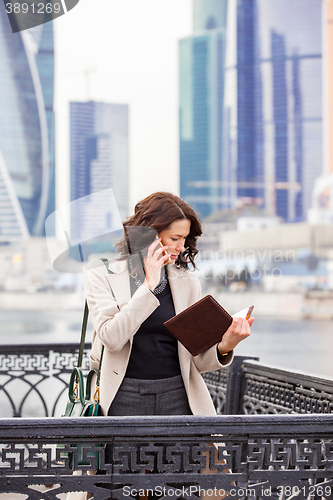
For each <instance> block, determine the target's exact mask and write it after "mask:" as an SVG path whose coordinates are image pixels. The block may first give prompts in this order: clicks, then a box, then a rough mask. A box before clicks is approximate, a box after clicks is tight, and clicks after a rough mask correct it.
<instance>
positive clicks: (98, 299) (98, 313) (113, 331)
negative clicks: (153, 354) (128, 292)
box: [84, 264, 160, 352]
mask: <svg viewBox="0 0 333 500" xmlns="http://www.w3.org/2000/svg"><path fill="white" fill-rule="evenodd" d="M84 274H85V276H84V278H85V279H84V284H85V293H86V298H87V302H88V306H89V311H90V316H91V320H92V323H93V325H94V329H95V332H96V333H95V337H96V336H97V337H98V338H99V339H100V341H101V343H102V344H103V345H104V346H105V347H106V348H107V349H108V350H110V351H112V352H119V351H120V350H121V349H122V347H123V346H124V345H125V344H126V343H127V342H128V341H129V339H130V338H132V337H133V335H134V334H135V333H136V332H137V330H138V329H139V327H140V325H141V324H142V323H143V322H144V321H145V320H146V319H147V318H148V317H149V316H150V315H151V313H152V312H153V311H154V310H155V309H156V308H157V307H158V306H159V304H160V303H159V300H158V299H157V298H156V297H155V295H153V294H152V293H151V292H150V291H149V290H148V288H146V287H145V286H140V287H139V288H138V289H137V291H136V292H135V293H134V294H133V296H132V297H131V298H130V299H129V301H128V303H127V304H125V305H124V306H123V307H121V309H120V308H119V306H118V304H117V301H116V299H115V297H114V295H113V293H112V290H111V286H110V283H109V281H108V279H107V276H108V274H107V270H106V268H105V266H104V265H103V266H101V265H100V264H98V265H96V266H91V267H90V268H89V269H86V270H85V273H84ZM124 286H127V281H126V280H124Z"/></svg>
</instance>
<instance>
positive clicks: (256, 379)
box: [242, 361, 333, 415]
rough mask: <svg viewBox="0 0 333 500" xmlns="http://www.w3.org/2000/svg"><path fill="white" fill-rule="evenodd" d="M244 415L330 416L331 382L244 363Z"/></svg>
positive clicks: (332, 407) (332, 409) (331, 404)
mask: <svg viewBox="0 0 333 500" xmlns="http://www.w3.org/2000/svg"><path fill="white" fill-rule="evenodd" d="M243 369H244V387H245V388H244V392H243V398H242V399H243V408H242V409H243V413H244V414H247V415H254V414H267V413H332V412H333V380H331V379H324V378H320V377H315V376H310V375H306V374H301V373H293V372H290V371H287V370H281V369H279V368H273V367H266V366H263V365H259V364H257V363H253V362H251V361H244V363H243Z"/></svg>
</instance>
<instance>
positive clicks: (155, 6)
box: [53, 0, 192, 207]
mask: <svg viewBox="0 0 333 500" xmlns="http://www.w3.org/2000/svg"><path fill="white" fill-rule="evenodd" d="M53 26H54V32H55V48H56V105H55V109H56V119H57V129H56V130H57V138H56V141H57V148H56V151H57V176H58V178H57V183H58V190H57V191H58V195H57V196H58V197H57V202H58V203H59V204H64V203H66V202H67V201H68V200H69V127H68V125H69V105H68V103H69V102H70V101H75V100H77V101H81V100H82V101H84V100H87V99H92V100H97V101H103V102H111V103H128V104H129V106H130V151H129V152H130V157H129V162H130V205H131V207H133V205H134V203H135V202H136V201H138V200H139V199H141V198H143V197H144V196H146V195H148V194H149V193H151V192H153V191H156V190H160V189H163V190H170V191H172V192H175V193H178V190H179V181H178V171H179V160H178V40H179V39H180V38H182V37H185V36H188V35H190V34H191V31H192V2H191V0H121V1H120V0H98V1H96V0H95V1H94V0H80V2H79V4H78V5H77V6H76V7H75V8H74V9H73V10H72V11H70V12H68V13H67V14H66V15H64V16H62V17H60V18H58V19H57V20H55V21H54V22H53ZM86 69H91V70H93V72H92V73H91V75H90V78H89V87H90V90H89V89H87V78H86V77H85V75H84V71H85V70H86ZM88 94H89V95H88ZM59 187H60V189H59Z"/></svg>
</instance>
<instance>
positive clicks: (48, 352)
mask: <svg viewBox="0 0 333 500" xmlns="http://www.w3.org/2000/svg"><path fill="white" fill-rule="evenodd" d="M89 349H90V344H87V345H86V349H85V353H84V358H83V363H82V367H83V369H84V370H85V371H87V370H88V368H89V359H88V351H89ZM77 357H78V345H77V344H44V345H3V346H1V348H0V417H53V416H60V415H61V413H62V412H63V411H64V408H65V406H66V401H67V387H68V382H69V376H70V375H69V374H70V373H71V371H72V369H73V368H74V366H76V364H77Z"/></svg>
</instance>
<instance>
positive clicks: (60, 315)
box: [0, 310, 333, 377]
mask: <svg viewBox="0 0 333 500" xmlns="http://www.w3.org/2000/svg"><path fill="white" fill-rule="evenodd" d="M81 320H82V312H81V311H77V310H74V311H61V312H45V311H4V310H2V311H0V344H50V343H63V342H64V343H76V342H77V343H78V344H79V341H80V329H81ZM91 338H92V325H91V324H90V323H89V324H88V330H87V341H91ZM0 349H1V347H0ZM235 354H240V355H243V356H257V357H259V359H260V362H261V363H264V364H269V365H274V366H278V367H281V368H287V369H291V370H298V371H302V372H305V373H312V374H317V375H324V376H329V377H333V322H332V321H326V320H322V321H320V320H292V319H289V318H288V319H281V318H279V319H277V318H268V317H256V319H255V322H254V324H253V327H252V333H251V336H250V337H248V338H247V339H246V340H244V341H243V342H242V343H241V344H239V345H238V346H237V348H236V350H235Z"/></svg>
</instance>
